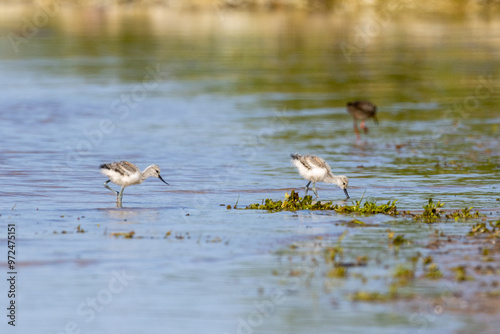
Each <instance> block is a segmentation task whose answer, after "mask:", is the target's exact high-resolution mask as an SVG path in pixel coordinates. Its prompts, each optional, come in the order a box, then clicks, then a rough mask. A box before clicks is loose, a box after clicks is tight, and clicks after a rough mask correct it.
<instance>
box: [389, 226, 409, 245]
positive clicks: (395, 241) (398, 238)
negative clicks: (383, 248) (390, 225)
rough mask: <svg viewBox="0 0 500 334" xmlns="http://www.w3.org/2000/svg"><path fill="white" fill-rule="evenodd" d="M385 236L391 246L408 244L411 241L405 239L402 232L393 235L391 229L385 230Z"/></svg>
mask: <svg viewBox="0 0 500 334" xmlns="http://www.w3.org/2000/svg"><path fill="white" fill-rule="evenodd" d="M387 232H388V234H387V238H388V239H389V244H390V245H392V246H396V247H399V246H401V245H409V244H410V243H411V242H410V240H408V239H406V238H405V236H404V234H402V235H395V233H394V232H393V231H391V230H387Z"/></svg>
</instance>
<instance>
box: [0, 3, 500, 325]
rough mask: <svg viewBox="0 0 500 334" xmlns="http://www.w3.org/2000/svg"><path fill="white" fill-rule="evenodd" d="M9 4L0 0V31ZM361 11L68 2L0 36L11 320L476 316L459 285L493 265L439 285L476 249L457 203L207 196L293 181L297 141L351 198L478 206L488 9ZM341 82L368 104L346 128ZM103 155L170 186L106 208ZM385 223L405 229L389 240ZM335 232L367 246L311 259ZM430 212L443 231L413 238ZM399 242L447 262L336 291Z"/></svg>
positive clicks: (387, 271) (490, 66)
mask: <svg viewBox="0 0 500 334" xmlns="http://www.w3.org/2000/svg"><path fill="white" fill-rule="evenodd" d="M29 15H30V14H29V13H28V12H12V13H11V12H7V11H5V12H4V15H3V17H2V20H3V28H2V29H3V30H2V32H3V36H4V37H5V36H8V35H7V34H8V33H9V32H13V33H15V34H18V35H19V34H22V32H21V29H22V26H20V23H19V22H20V21H19V20H20V18H21V17H23V16H24V17H30V16H29ZM380 15H381V14H377V12H367V13H366V15H361V16H350V15H347V14H346V15H341V14H339V15H337V16H335V15H324V16H323V15H318V14H315V15H302V14H278V13H274V14H237V13H231V12H214V13H209V14H201V13H200V14H172V13H165V12H162V11H159V12H158V11H157V12H142V11H141V12H136V11H125V12H118V13H117V12H114V11H113V12H107V11H105V10H82V11H71V10H68V11H65V12H62V13H61V15H58V16H55V17H53V18H51V19H50V21H49V22H48V23H47V25H44V26H43V27H41V28H40V30H39V31H38V32H37V34H36V36H33V37H32V38H30V39H28V42H27V43H23V44H19V45H18V47H19V50H18V52H15V51H14V49H13V48H12V44H11V43H10V42H9V39H8V38H3V39H2V42H1V48H0V73H1V75H2V90H3V92H2V97H1V98H0V117H1V119H0V138H1V143H2V145H1V147H0V165H1V169H0V184H1V187H0V198H1V203H2V204H1V206H0V208H1V210H0V222H1V226H3V228H5V229H6V225H7V224H10V223H15V224H16V226H17V236H18V240H17V248H18V253H17V254H18V255H17V261H18V262H17V264H18V267H17V270H18V272H19V275H18V287H17V288H18V298H17V305H18V319H17V322H18V323H17V326H16V327H17V330H18V332H22V333H35V332H36V333H64V332H65V331H66V332H68V333H70V332H72V331H73V330H81V333H156V332H160V331H162V332H172V333H305V332H311V331H314V332H316V333H332V332H339V333H341V332H342V333H348V332H349V333H350V332H352V333H359V332H361V331H365V330H370V331H371V332H373V333H388V332H389V333H418V332H422V331H425V332H429V333H443V332H460V333H469V332H471V333H472V332H479V331H483V332H488V331H491V332H493V329H494V328H496V327H497V326H498V325H499V322H498V317H496V316H495V314H497V313H496V311H493V312H486V309H485V308H486V307H487V306H491V307H493V306H492V305H490V304H488V301H489V300H490V299H488V298H487V297H484V298H486V299H485V300H486V301H484V300H483V299H484V298H482V297H481V298H479V297H478V296H479V295H478V294H479V292H477V293H475V292H474V291H477V290H475V289H478V287H479V285H480V284H481V283H484V284H486V285H488V284H492V282H491V281H488V280H495V279H498V267H497V269H496V276H493V278H484V277H480V278H479V279H477V280H476V281H475V282H474V283H460V284H459V283H456V282H454V280H453V273H452V272H451V271H449V270H448V269H447V268H449V267H452V266H453V265H456V264H459V263H460V261H465V260H464V257H463V256H464V253H466V254H471V257H472V255H476V254H477V245H475V244H473V245H469V246H468V244H469V243H468V242H467V240H466V238H465V237H464V236H465V235H466V234H467V232H468V231H469V230H470V225H471V224H473V223H476V222H477V221H469V222H467V223H463V222H462V223H451V222H448V223H443V224H436V225H433V226H428V225H425V224H416V223H412V222H411V221H409V220H407V219H395V218H392V217H387V216H381V215H377V216H369V217H361V218H360V219H362V220H363V221H364V222H365V223H366V224H368V225H369V226H367V227H353V226H350V225H349V227H346V225H345V224H343V223H347V222H349V221H351V220H352V217H350V216H345V215H337V214H334V213H325V212H308V211H306V212H295V213H291V212H283V213H267V212H255V211H254V212H250V211H244V210H227V209H226V205H228V204H230V205H234V204H235V203H236V202H238V206H239V207H244V206H246V205H248V204H250V203H255V202H260V201H262V200H263V199H265V198H273V199H281V198H283V196H284V194H285V192H289V191H290V190H291V189H298V188H300V187H303V186H305V184H306V182H307V181H305V180H303V179H301V178H300V176H299V175H298V173H297V172H296V170H294V169H292V168H291V167H290V163H289V154H290V153H294V152H299V153H314V154H318V155H320V156H322V157H323V158H325V160H327V161H328V162H329V163H330V165H331V166H332V168H333V170H334V173H338V174H345V175H348V176H349V178H350V190H349V192H350V195H351V197H352V199H353V200H359V199H360V198H361V197H362V196H363V194H364V198H371V199H374V200H377V201H380V202H387V201H389V200H395V199H397V200H398V208H399V209H404V210H415V209H421V208H422V205H424V204H425V203H426V202H427V200H428V199H429V198H430V197H432V198H434V199H435V200H441V201H443V202H445V203H446V208H447V209H458V208H463V207H465V206H474V207H475V208H476V209H481V210H482V212H485V213H487V214H488V215H490V214H491V219H495V217H496V219H498V217H499V216H500V213H499V211H498V208H499V205H498V203H499V202H498V197H499V191H498V187H499V181H500V176H499V170H500V169H499V168H500V167H499V166H500V159H499V155H500V154H499V152H500V150H499V149H498V148H499V147H500V136H499V133H500V132H499V131H500V129H499V123H500V113H499V106H500V79H499V77H500V73H499V69H500V39H499V33H498V32H499V31H500V29H499V28H500V27H499V24H498V22H499V21H498V19H493V18H488V17H476V16H473V15H471V16H467V17H462V18H459V19H456V18H444V19H437V18H435V17H427V16H419V15H412V16H405V15H404V14H401V15H400V16H399V15H398V16H396V15H394V16H392V17H391V18H390V20H387V21H384V22H383V24H382V25H379V26H378V28H377V29H375V28H373V29H372V30H369V31H368V32H369V34H367V35H364V37H360V35H359V31H364V29H366V22H372V21H370V18H377V17H379V18H380V17H382V16H380ZM367 20H368V21H367ZM363 38H364V39H363ZM346 47H347V48H350V49H348V50H351V51H349V52H350V53H346V51H345V48H346ZM343 48H344V50H343ZM352 50H354V51H352ZM356 98H365V99H370V100H372V101H374V102H375V103H377V105H378V106H379V113H380V116H379V120H380V124H379V125H378V126H376V125H375V124H373V122H371V121H369V122H368V123H367V124H368V127H369V129H370V133H369V134H368V135H363V136H362V140H360V141H356V139H355V136H354V133H353V129H352V119H351V118H350V116H349V115H348V114H347V113H346V110H345V104H346V102H347V101H349V100H352V99H356ZM119 160H128V161H131V162H134V163H136V164H137V165H138V166H139V167H140V168H141V169H143V168H145V167H146V166H147V165H149V164H152V163H156V164H158V165H159V166H160V167H161V171H162V172H161V174H162V176H163V178H164V179H165V180H166V181H167V182H169V183H170V186H166V185H165V184H163V183H161V182H159V181H158V180H155V179H148V180H147V181H146V182H145V183H144V184H142V185H141V186H135V187H130V188H127V189H126V191H125V194H124V207H123V208H122V209H117V208H116V207H115V198H114V195H113V194H111V193H110V192H109V191H107V190H106V189H105V188H104V187H103V186H102V182H104V181H105V178H104V177H103V176H102V175H100V174H99V172H98V166H99V164H101V163H105V162H112V161H119ZM318 186H319V187H318V191H319V193H320V196H321V199H322V200H332V201H334V202H338V203H339V204H344V202H343V198H344V197H343V194H342V191H341V190H340V189H338V188H335V187H333V186H330V185H326V184H319V185H318ZM222 204H223V205H222ZM488 219H489V218H488ZM78 226H80V228H81V229H83V230H84V233H77V227H78ZM387 229H391V230H392V231H396V233H400V234H404V235H405V236H406V237H407V238H409V239H411V240H413V242H412V243H411V244H410V245H408V246H406V247H402V248H401V250H400V251H399V252H395V250H394V249H393V248H391V247H388V245H387V232H386V231H387ZM346 230H347V231H348V234H347V236H346V237H345V238H344V240H343V242H342V245H343V246H344V249H345V250H344V252H345V257H346V261H349V260H350V261H354V260H355V259H356V258H357V257H358V256H363V255H367V256H368V259H369V260H368V265H367V266H366V267H356V268H353V269H352V271H351V273H352V276H350V277H349V278H348V279H332V278H328V276H327V275H326V273H327V272H328V270H329V267H328V264H326V263H325V262H324V260H322V259H323V258H324V256H323V248H322V247H325V246H331V245H335V243H336V242H337V238H338V237H339V236H340V235H341V234H342V233H343V232H344V231H346ZM435 230H437V231H439V232H443V233H445V234H446V235H450V236H452V237H456V238H457V240H460V241H462V242H463V243H456V244H454V245H448V246H446V247H444V248H440V249H438V250H432V249H431V248H429V247H426V245H427V244H428V243H429V240H431V239H432V235H433V234H434V233H435ZM130 231H134V232H135V235H134V238H133V239H127V238H123V237H114V236H112V233H120V232H130ZM2 233H5V234H2V237H0V245H1V247H2V249H3V251H4V252H6V248H7V242H6V237H5V236H6V231H3V232H2ZM290 245H293V246H292V247H290ZM492 247H493V248H492V252H493V256H495V254H498V247H497V248H496V250H497V251H496V253H495V252H494V250H495V248H494V246H492ZM297 249H298V250H297ZM417 252H421V253H423V254H424V255H428V254H430V255H433V256H434V257H435V258H436V259H441V262H440V267H441V268H442V270H443V271H444V272H445V273H446V275H445V276H446V278H447V279H446V280H442V281H435V282H434V281H425V280H424V281H418V282H415V283H414V284H411V285H410V287H406V288H405V289H409V291H411V292H413V293H416V294H417V295H418V298H417V299H416V300H413V301H411V302H410V301H404V300H398V301H395V302H390V303H361V302H359V303H358V302H352V301H351V300H350V299H349V294H350V293H353V292H355V291H358V290H369V291H372V290H373V291H379V290H380V291H385V290H386V289H387V286H388V284H389V282H390V281H391V273H392V268H393V267H394V265H396V264H397V263H399V262H402V261H404V260H405V259H407V258H409V257H411V256H414V255H415V254H416V253H417ZM443 254H447V255H446V256H444V255H443ZM496 256H498V255H496ZM313 259H314V260H313ZM496 259H498V257H497V258H496ZM315 261H319V264H317V263H316V262H315ZM470 261H473V259H472V258H471V259H470ZM315 263H316V264H315ZM479 263H480V262H479ZM495 263H498V262H493V265H494V266H495V265H496V264H495ZM0 267H1V268H2V270H3V271H4V272H6V271H7V267H6V266H5V264H2V265H0ZM296 268H299V269H300V270H301V272H302V274H296V273H297V272H296V271H294V269H296ZM304 268H309V269H308V270H305V269H304ZM294 273H295V274H294ZM356 273H357V275H355V274H356ZM361 276H365V278H366V280H364V279H361V278H360V277H361ZM495 277H496V278H495ZM461 284H462V285H461ZM467 284H470V285H467ZM1 286H2V287H3V288H2V290H3V291H4V292H5V291H6V289H7V286H6V284H2V285H1ZM493 286H494V285H493ZM486 290H487V291H489V292H494V291H498V288H496V290H495V288H491V289H490V288H488V289H486ZM449 291H452V292H453V293H448V294H447V292H449ZM467 291H469V293H467ZM443 296H447V299H443ZM450 296H451V297H450ZM2 300H4V305H7V303H8V301H7V300H6V298H5V296H4V297H3V299H2ZM478 300H480V301H478ZM436 303H438V304H439V303H440V304H439V305H440V307H441V308H440V309H435V305H437V304H436ZM491 303H493V302H491ZM495 307H496V308H495ZM495 307H493V308H492V309H493V310H498V307H497V306H495ZM436 310H437V311H436ZM2 326H3V327H2V328H4V327H7V325H6V321H5V318H4V320H3V321H2ZM9 329H10V328H9ZM76 332H77V331H75V333H76Z"/></svg>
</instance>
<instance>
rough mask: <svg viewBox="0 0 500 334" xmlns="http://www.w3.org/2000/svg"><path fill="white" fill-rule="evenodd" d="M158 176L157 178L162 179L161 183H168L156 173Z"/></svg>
mask: <svg viewBox="0 0 500 334" xmlns="http://www.w3.org/2000/svg"><path fill="white" fill-rule="evenodd" d="M158 178H159V179H160V180H162V181H163V183H165V184H168V183H167V182H166V181H165V180H164V179H163V178H162V177H161V175H160V174H158ZM168 185H170V184H168Z"/></svg>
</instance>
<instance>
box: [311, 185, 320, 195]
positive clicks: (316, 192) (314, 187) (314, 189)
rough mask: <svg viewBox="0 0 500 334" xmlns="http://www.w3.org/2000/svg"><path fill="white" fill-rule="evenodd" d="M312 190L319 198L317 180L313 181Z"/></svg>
mask: <svg viewBox="0 0 500 334" xmlns="http://www.w3.org/2000/svg"><path fill="white" fill-rule="evenodd" d="M312 190H313V191H314V194H315V195H316V198H318V197H319V195H318V191H317V190H316V182H313V187H312Z"/></svg>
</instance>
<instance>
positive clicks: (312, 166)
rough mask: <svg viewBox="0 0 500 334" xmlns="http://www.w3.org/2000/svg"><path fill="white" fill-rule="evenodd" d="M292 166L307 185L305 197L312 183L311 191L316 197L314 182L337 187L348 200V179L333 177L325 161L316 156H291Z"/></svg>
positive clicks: (339, 176) (340, 176) (341, 176)
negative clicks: (331, 184) (306, 181)
mask: <svg viewBox="0 0 500 334" xmlns="http://www.w3.org/2000/svg"><path fill="white" fill-rule="evenodd" d="M290 157H291V158H292V164H293V165H294V166H295V167H297V169H298V170H299V174H300V175H301V176H302V177H303V178H304V179H306V180H308V181H309V183H308V184H307V185H306V195H307V192H308V190H309V185H310V184H311V182H312V183H313V186H312V190H313V192H314V194H316V198H317V197H319V196H318V192H317V191H316V182H320V181H321V182H326V183H333V184H336V185H338V186H339V187H340V188H341V189H343V190H344V193H345V195H346V197H347V199H349V198H350V197H349V193H348V192H347V186H348V185H349V179H348V178H347V176H345V175H333V173H332V170H331V168H330V166H329V165H328V164H327V163H326V161H325V160H323V159H322V158H320V157H318V156H316V155H310V154H308V155H300V154H291V155H290Z"/></svg>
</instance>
